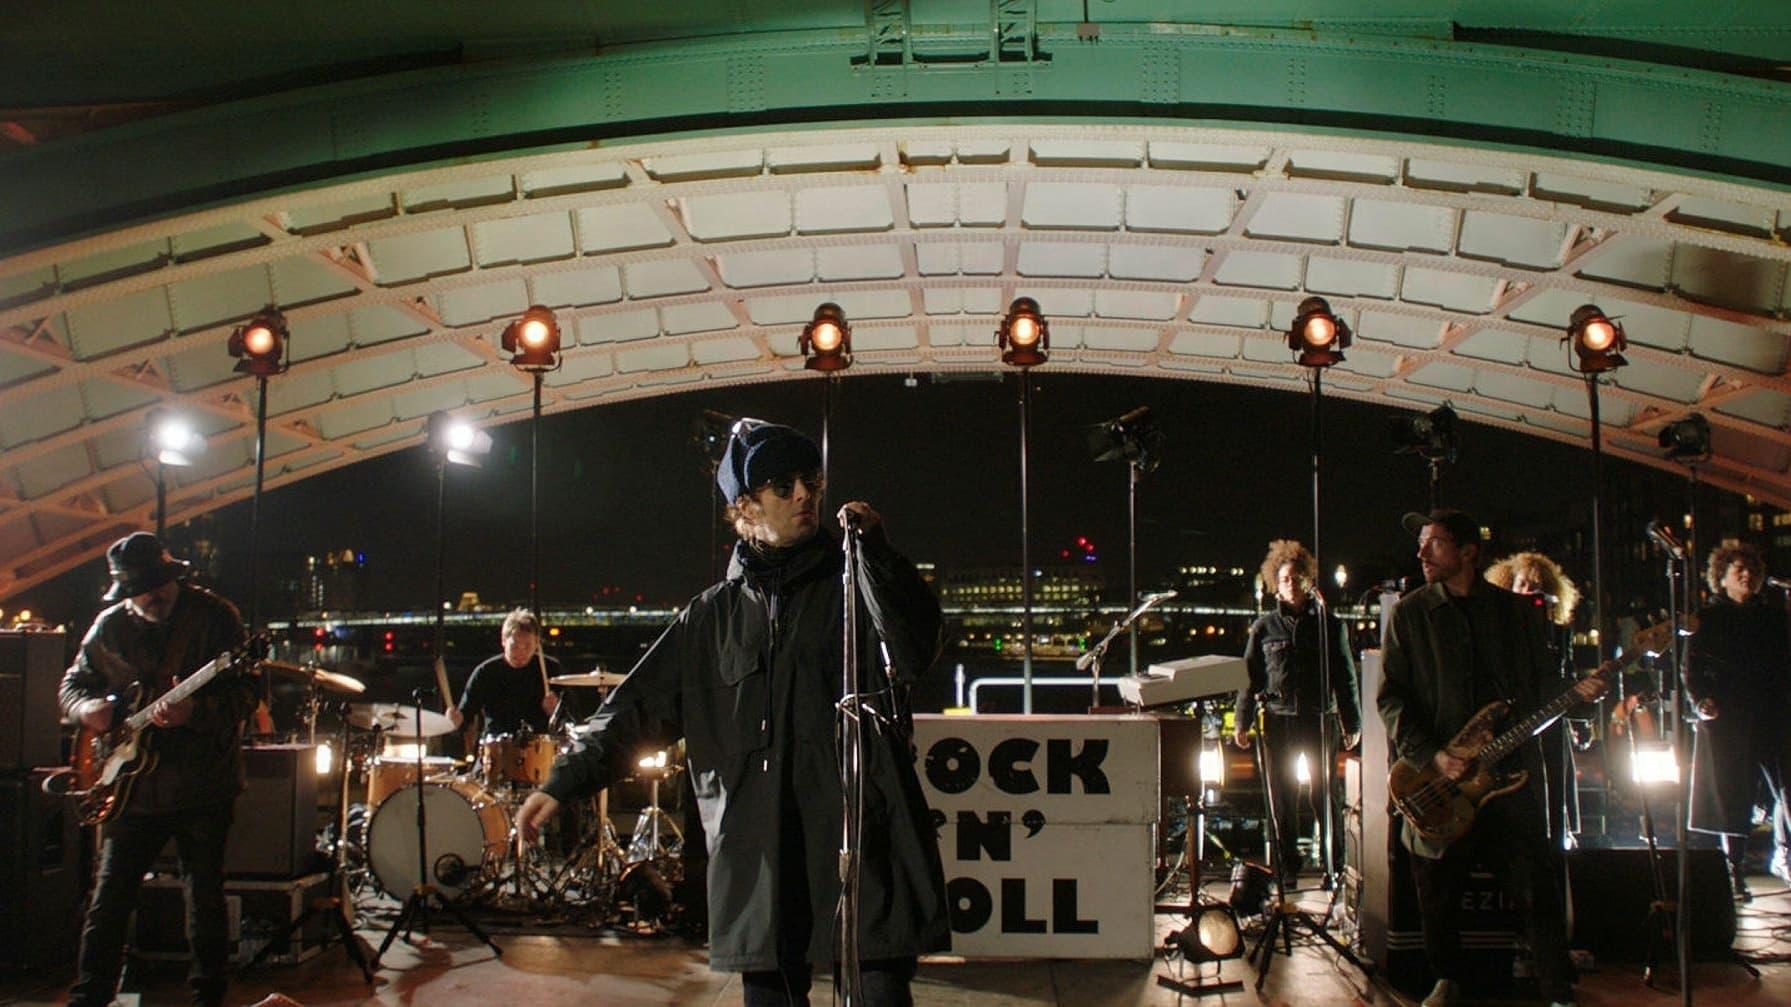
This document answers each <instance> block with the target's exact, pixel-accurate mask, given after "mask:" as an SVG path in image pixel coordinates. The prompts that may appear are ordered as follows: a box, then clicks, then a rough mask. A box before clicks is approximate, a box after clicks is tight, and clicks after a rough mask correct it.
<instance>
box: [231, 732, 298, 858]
mask: <svg viewBox="0 0 1791 1007" xmlns="http://www.w3.org/2000/svg"><path fill="white" fill-rule="evenodd" d="M243 764H244V770H245V775H246V776H247V777H248V787H247V789H245V790H244V791H243V793H242V796H241V797H239V798H237V799H236V822H235V824H234V825H232V826H231V828H230V842H229V845H228V846H226V847H225V848H224V872H225V873H226V874H228V875H230V876H231V877H246V878H296V877H298V876H300V875H302V874H308V873H310V871H311V868H312V866H313V864H314V863H315V862H316V859H317V746H315V745H263V746H260V747H256V748H245V749H243Z"/></svg>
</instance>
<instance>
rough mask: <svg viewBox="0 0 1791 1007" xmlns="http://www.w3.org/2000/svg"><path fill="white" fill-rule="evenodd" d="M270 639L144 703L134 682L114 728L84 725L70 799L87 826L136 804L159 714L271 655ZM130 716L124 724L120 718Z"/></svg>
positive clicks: (259, 639) (150, 765)
mask: <svg viewBox="0 0 1791 1007" xmlns="http://www.w3.org/2000/svg"><path fill="white" fill-rule="evenodd" d="M267 646H268V641H267V638H266V637H265V636H261V635H257V636H254V637H250V638H249V639H248V640H247V641H246V642H245V643H244V644H243V646H242V648H241V649H239V650H227V651H225V652H223V653H222V654H219V655H218V656H217V657H214V658H212V659H211V660H210V661H208V662H206V663H205V666H204V667H202V668H200V669H199V670H197V671H195V672H193V673H192V674H191V675H188V676H187V677H185V678H183V679H181V680H180V681H179V682H178V683H177V684H176V685H175V686H174V687H173V688H171V689H169V690H168V691H167V692H164V693H162V694H161V695H159V696H157V697H155V699H154V700H152V701H151V702H148V703H144V702H142V699H143V684H142V683H141V682H133V683H131V685H130V687H129V688H127V689H126V690H125V691H124V693H123V694H121V695H119V696H118V697H116V698H115V699H114V700H113V702H114V704H115V705H114V707H113V709H114V711H115V712H114V716H113V718H112V722H113V726H112V727H111V728H110V729H108V730H104V731H96V730H94V729H92V728H90V727H87V726H85V725H83V726H82V727H81V733H80V736H79V737H78V738H76V739H75V751H74V758H73V759H72V760H71V765H70V775H71V776H72V777H73V779H72V780H71V781H70V784H71V785H70V786H69V789H67V790H66V791H64V793H65V794H66V796H68V797H72V798H74V799H75V800H76V802H77V808H78V813H79V814H80V816H81V824H82V825H101V824H104V823H106V822H109V821H111V820H112V819H114V818H117V817H118V814H119V812H121V811H123V810H124V806H125V804H126V803H128V802H129V801H130V798H131V788H132V787H133V786H134V785H135V784H136V781H137V778H138V777H139V776H142V775H143V774H144V773H147V772H149V771H150V770H151V769H154V768H155V764H156V751H155V730H154V727H155V725H154V723H153V720H152V718H153V716H154V713H155V708H156V707H157V706H158V705H160V704H163V703H166V704H169V705H172V704H174V703H178V702H181V701H182V700H184V699H186V698H187V697H189V696H191V695H193V694H194V693H196V692H198V691H199V690H200V689H203V688H205V687H206V686H207V685H208V684H210V683H211V681H212V680H213V679H215V678H217V677H218V676H220V675H225V674H230V673H232V672H235V671H237V670H238V669H240V668H242V667H243V666H244V665H247V664H251V663H253V662H255V661H258V660H260V659H261V657H262V655H264V654H266V653H267ZM122 711H129V712H128V714H127V715H126V716H123V717H122V718H120V717H119V716H118V712H122Z"/></svg>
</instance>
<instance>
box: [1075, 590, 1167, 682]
mask: <svg viewBox="0 0 1791 1007" xmlns="http://www.w3.org/2000/svg"><path fill="white" fill-rule="evenodd" d="M1173 597H1175V592H1174V591H1159V592H1157V593H1156V594H1147V595H1145V596H1144V600H1143V601H1142V602H1141V603H1139V605H1138V607H1137V608H1135V609H1133V610H1132V611H1131V612H1130V613H1129V614H1127V615H1126V617H1125V618H1123V619H1119V620H1116V621H1115V622H1114V623H1113V628H1112V629H1110V630H1108V631H1107V635H1106V636H1103V637H1101V642H1099V643H1097V644H1095V645H1094V646H1093V647H1090V648H1089V649H1088V650H1086V651H1084V652H1083V654H1082V656H1081V657H1078V658H1076V670H1077V671H1088V670H1090V669H1092V670H1093V671H1094V682H1093V685H1092V686H1091V688H1092V689H1093V692H1091V693H1090V694H1089V697H1088V705H1089V706H1090V707H1091V708H1092V707H1096V706H1100V705H1101V662H1102V661H1103V660H1105V659H1106V657H1107V648H1108V647H1110V646H1112V645H1113V641H1114V639H1115V638H1117V637H1118V636H1119V634H1121V633H1124V632H1125V631H1126V630H1127V629H1129V628H1131V625H1132V623H1134V622H1136V621H1138V617H1139V616H1141V615H1143V614H1144V613H1146V612H1148V611H1150V609H1151V608H1152V607H1153V606H1155V605H1156V604H1157V603H1158V602H1164V601H1168V600H1169V599H1171V598H1173ZM1134 656H1136V655H1135V654H1134ZM1132 670H1133V672H1134V673H1136V672H1137V670H1138V668H1137V663H1136V661H1134V662H1133V667H1132Z"/></svg>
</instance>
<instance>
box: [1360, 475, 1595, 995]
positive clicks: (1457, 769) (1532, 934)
mask: <svg viewBox="0 0 1791 1007" xmlns="http://www.w3.org/2000/svg"><path fill="white" fill-rule="evenodd" d="M1404 523H1405V527H1406V529H1407V530H1408V531H1410V532H1413V533H1415V534H1416V535H1417V536H1418V561H1419V563H1420V564H1421V565H1422V566H1423V568H1424V580H1425V586H1424V587H1421V588H1419V589H1417V590H1415V591H1413V592H1412V593H1411V594H1409V595H1407V596H1406V597H1404V598H1403V599H1401V600H1400V602H1399V604H1398V605H1397V606H1396V607H1395V608H1394V609H1393V616H1392V626H1391V632H1390V633H1389V635H1388V639H1387V647H1386V653H1385V654H1384V660H1383V664H1384V674H1383V679H1382V682H1381V687H1380V692H1379V694H1378V696H1377V703H1378V705H1379V707H1380V714H1381V719H1382V720H1383V721H1385V722H1386V725H1387V734H1388V737H1389V739H1390V741H1391V744H1392V748H1393V752H1394V754H1395V756H1396V757H1398V758H1399V759H1401V760H1404V761H1405V762H1406V763H1408V764H1409V765H1411V766H1414V767H1422V766H1425V765H1427V764H1432V765H1434V766H1435V768H1436V770H1437V771H1438V772H1439V773H1441V774H1442V775H1444V776H1446V777H1448V778H1449V779H1451V780H1461V779H1464V778H1466V777H1468V776H1469V774H1471V773H1472V772H1474V770H1475V769H1476V768H1477V767H1476V766H1475V765H1474V763H1473V761H1472V760H1471V759H1469V758H1464V757H1462V756H1461V755H1459V754H1456V753H1454V752H1451V751H1450V750H1449V748H1447V747H1445V746H1446V743H1448V742H1449V741H1450V740H1451V739H1453V738H1454V737H1455V736H1456V733H1457V732H1458V731H1460V730H1461V729H1462V728H1463V727H1464V726H1465V725H1466V724H1467V723H1468V721H1469V720H1470V719H1471V718H1472V717H1473V716H1474V714H1475V713H1476V712H1477V711H1479V710H1480V708H1481V707H1483V706H1485V705H1486V704H1487V703H1490V702H1493V701H1495V700H1506V701H1508V702H1510V703H1511V705H1512V708H1513V713H1512V716H1511V718H1510V719H1518V718H1522V717H1523V716H1525V715H1526V714H1527V713H1528V712H1529V711H1531V710H1533V709H1535V708H1537V707H1538V706H1540V705H1542V703H1544V702H1545V701H1547V700H1549V699H1552V698H1554V697H1553V696H1552V695H1550V694H1548V693H1549V691H1550V690H1548V688H1547V685H1546V683H1548V682H1550V681H1552V680H1554V679H1555V678H1556V675H1557V672H1556V669H1555V667H1554V665H1553V658H1551V657H1550V655H1549V649H1548V642H1547V638H1546V635H1545V634H1546V632H1547V630H1546V627H1545V625H1544V623H1543V620H1542V615H1541V612H1540V610H1539V609H1537V608H1536V607H1535V606H1534V605H1532V604H1530V603H1529V602H1528V601H1527V600H1524V599H1520V598H1519V597H1518V596H1517V595H1514V594H1512V593H1511V592H1509V591H1505V590H1502V589H1500V588H1497V587H1494V586H1493V585H1491V584H1489V583H1487V582H1486V581H1484V580H1482V579H1481V577H1480V575H1479V572H1478V569H1477V567H1478V565H1479V561H1480V558H1481V557H1480V553H1481V548H1482V544H1481V538H1480V525H1479V523H1478V522H1476V521H1475V520H1474V519H1473V518H1471V517H1469V516H1468V515H1467V514H1465V513H1463V512H1461V511H1458V510H1446V509H1445V510H1435V511H1432V512H1430V513H1429V514H1408V515H1406V517H1405V522H1404ZM1602 688H1603V687H1602V684H1601V683H1600V682H1599V681H1598V680H1595V679H1587V680H1585V681H1582V682H1581V683H1580V684H1579V685H1577V686H1575V687H1574V689H1575V691H1577V692H1578V693H1579V695H1580V698H1581V699H1585V700H1590V699H1593V698H1596V696H1597V695H1598V693H1599V692H1600V691H1602ZM1510 760H1511V761H1512V762H1513V763H1521V768H1525V769H1528V770H1529V779H1528V781H1527V782H1526V783H1525V784H1524V785H1523V786H1522V787H1521V788H1519V789H1518V790H1516V791H1514V792H1512V793H1508V794H1504V795H1502V796H1499V797H1495V798H1492V799H1490V800H1488V801H1487V802H1486V803H1485V804H1483V805H1481V807H1480V808H1479V812H1478V815H1477V818H1476V820H1475V823H1474V827H1473V830H1472V831H1471V832H1469V833H1468V834H1467V835H1466V836H1465V837H1463V838H1462V839H1460V840H1458V841H1456V842H1454V843H1452V844H1449V845H1448V846H1446V847H1439V846H1437V845H1436V844H1435V843H1432V842H1430V841H1428V840H1426V839H1425V838H1424V837H1423V836H1421V835H1419V834H1418V833H1417V832H1416V831H1414V830H1413V829H1412V827H1411V824H1410V822H1407V823H1406V824H1405V827H1404V828H1403V829H1402V830H1401V841H1402V842H1403V843H1404V844H1405V846H1406V849H1408V850H1410V851H1411V853H1412V857H1411V863H1412V879H1413V881H1414V883H1415V884H1416V886H1417V890H1418V904H1419V910H1420V913H1421V915H1422V920H1423V927H1424V953H1425V957H1426V959H1427V960H1428V961H1429V964H1430V968H1431V971H1432V972H1433V973H1434V974H1435V975H1436V978H1437V983H1436V987H1435V988H1434V989H1433V990H1432V991H1431V993H1430V995H1429V996H1427V997H1425V999H1424V1007H1449V1005H1452V1004H1457V1003H1460V1002H1462V1000H1463V998H1464V995H1465V994H1464V991H1463V989H1462V986H1461V981H1462V978H1463V976H1464V970H1463V966H1462V962H1461V957H1462V955H1461V942H1460V933H1459V926H1458V923H1459V917H1460V910H1461V900H1462V893H1463V890H1464V886H1465V885H1466V882H1467V875H1468V870H1469V868H1470V867H1471V866H1472V865H1473V864H1474V863H1475V862H1476V861H1478V862H1480V863H1482V864H1484V865H1485V866H1487V867H1489V868H1491V869H1492V870H1494V871H1495V872H1497V873H1498V874H1499V876H1500V878H1501V880H1502V881H1503V883H1504V885H1505V887H1506V890H1507V891H1508V892H1509V894H1510V896H1511V898H1512V900H1513V902H1514V903H1515V905H1516V907H1517V910H1518V912H1519V914H1520V915H1521V916H1522V917H1523V918H1524V919H1525V921H1526V922H1527V923H1528V926H1529V938H1530V947H1531V949H1532V950H1533V952H1534V954H1535V956H1536V972H1537V976H1538V979H1539V980H1540V985H1541V992H1542V995H1543V998H1544V999H1546V1000H1548V1001H1550V1002H1552V1003H1554V1004H1571V1003H1573V1002H1574V1000H1573V995H1574V994H1573V974H1572V967H1571V965H1570V963H1569V961H1568V957H1567V933H1566V930H1567V924H1566V913H1565V911H1564V909H1563V904H1564V897H1563V893H1562V891H1561V889H1560V886H1559V883H1558V879H1559V877H1560V871H1559V865H1558V860H1557V859H1556V858H1558V857H1559V855H1560V851H1559V850H1558V849H1556V848H1554V847H1553V846H1552V845H1551V844H1550V843H1549V841H1548V819H1547V817H1546V813H1545V811H1544V807H1543V796H1542V793H1541V787H1540V782H1539V781H1541V780H1542V778H1543V774H1542V753H1541V750H1540V748H1539V747H1538V745H1537V744H1535V743H1533V742H1532V743H1530V744H1526V745H1522V746H1520V747H1519V748H1518V749H1517V750H1516V752H1514V753H1513V754H1512V755H1511V756H1510ZM1514 768H1515V767H1514Z"/></svg>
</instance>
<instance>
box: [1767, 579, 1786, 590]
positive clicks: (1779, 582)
mask: <svg viewBox="0 0 1791 1007" xmlns="http://www.w3.org/2000/svg"><path fill="white" fill-rule="evenodd" d="M1766 586H1767V587H1776V588H1778V589H1779V590H1781V591H1791V580H1786V579H1785V578H1783V577H1768V578H1766Z"/></svg>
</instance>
